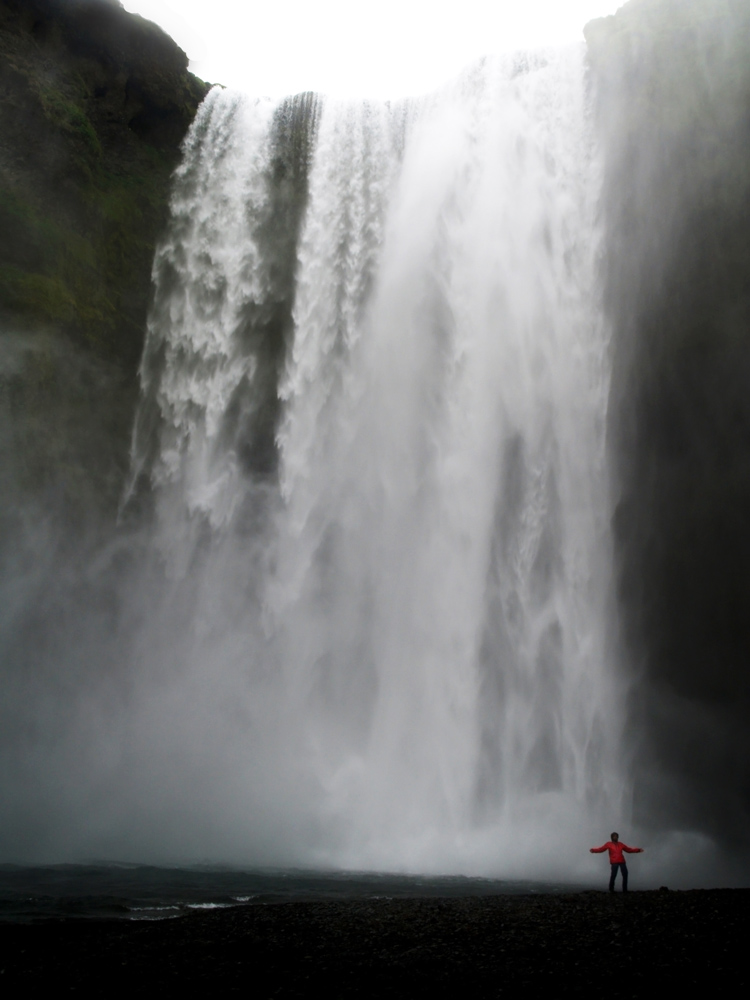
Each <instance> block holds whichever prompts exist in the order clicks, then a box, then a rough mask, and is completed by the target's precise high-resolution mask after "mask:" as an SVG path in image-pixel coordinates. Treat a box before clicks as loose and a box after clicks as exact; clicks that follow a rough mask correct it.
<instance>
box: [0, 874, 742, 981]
mask: <svg viewBox="0 0 750 1000" xmlns="http://www.w3.org/2000/svg"><path fill="white" fill-rule="evenodd" d="M749 906H750V889H711V890H690V891H687V892H669V891H665V890H660V891H653V892H631V893H629V894H628V895H627V896H623V895H621V894H619V893H618V894H616V895H614V896H610V895H609V894H608V893H603V892H581V893H571V894H568V895H554V896H552V895H550V896H497V897H487V898H476V897H475V898H470V899H468V898H465V899H407V900H393V899H375V900H367V901H356V902H355V901H350V902H317V903H310V902H307V903H278V904H270V905H265V906H245V907H237V908H236V909H229V910H220V911H213V912H208V913H195V914H190V915H188V916H184V917H180V918H177V919H174V920H165V921H159V922H148V923H146V922H141V923H135V922H127V921H116V920H112V921H99V920H96V921H94V920H54V921H53V920H50V921H45V922H40V923H36V924H5V925H2V926H0V967H1V968H2V970H3V971H2V973H0V984H1V986H0V988H2V989H3V991H4V993H5V995H6V996H20V995H21V993H22V992H23V993H24V994H26V993H27V992H28V990H29V988H31V987H34V986H37V987H47V988H53V989H54V991H55V992H56V993H58V992H60V991H62V992H70V991H84V992H86V993H87V994H88V995H92V996H104V995H105V994H107V995H109V994H110V993H111V992H112V990H113V987H114V988H115V989H117V987H119V988H121V989H123V988H129V989H134V990H138V993H139V994H140V995H144V993H145V994H146V995H148V994H150V993H157V992H158V993H160V994H162V995H163V994H165V993H166V995H177V993H178V992H180V993H182V992H184V991H185V988H186V987H193V988H195V989H196V990H201V991H206V990H211V991H212V993H218V994H219V995H221V994H223V993H228V992H234V991H237V992H239V991H242V992H245V993H247V992H248V991H250V992H251V993H252V994H253V995H257V996H259V997H307V996H312V995H314V994H316V993H319V992H321V991H325V993H326V994H327V995H328V996H329V997H350V996H351V997H384V998H385V997H388V998H391V997H415V996H418V995H419V994H420V993H422V992H424V991H429V993H430V994H431V996H433V997H434V996H435V995H437V996H446V997H447V996H451V997H452V996H455V995H456V994H457V993H459V992H460V993H461V994H463V995H466V996H469V997H492V996H520V995H521V994H525V993H527V992H529V991H531V992H533V993H534V994H535V995H542V996H550V997H561V996H599V995H603V994H604V993H605V992H606V995H607V996H608V997H609V996H612V997H641V996H646V995H648V994H651V993H653V992H654V990H658V989H668V990H669V991H670V992H673V991H674V990H675V989H679V988H681V987H682V988H690V987H695V986H698V987H704V988H710V989H711V991H712V993H715V994H717V995H728V994H729V993H730V991H731V994H738V993H739V994H740V995H742V993H741V991H742V988H743V986H744V985H745V984H747V983H748V976H747V973H746V968H747V961H746V959H745V960H742V958H741V956H742V954H743V953H744V950H745V948H746V947H747V944H746V940H747V931H748V908H749Z"/></svg>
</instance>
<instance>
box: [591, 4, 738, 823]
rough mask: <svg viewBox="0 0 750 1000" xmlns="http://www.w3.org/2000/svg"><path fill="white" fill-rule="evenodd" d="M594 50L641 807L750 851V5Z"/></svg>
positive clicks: (683, 19) (616, 19)
mask: <svg viewBox="0 0 750 1000" xmlns="http://www.w3.org/2000/svg"><path fill="white" fill-rule="evenodd" d="M586 38H587V42H588V45H589V53H590V58H591V64H592V74H593V79H594V82H595V85H596V92H597V95H598V100H599V128H600V133H601V136H602V140H603V147H604V154H605V163H606V184H605V196H604V204H603V211H604V217H605V222H606V227H607V236H606V244H607V247H608V250H607V258H606V262H605V267H606V288H607V306H608V310H609V314H610V317H611V319H612V322H613V325H614V343H615V354H614V374H613V391H612V399H611V408H610V431H611V438H610V441H611V453H612V456H613V461H614V466H615V470H616V477H617V481H618V489H619V505H618V507H617V511H616V516H615V543H616V551H617V556H618V573H619V579H618V589H619V597H620V603H621V609H622V615H623V624H624V636H623V639H624V643H625V645H626V647H627V654H628V657H629V658H630V662H631V664H632V665H633V670H634V681H635V684H634V688H633V690H634V692H636V693H635V694H634V695H633V696H632V698H631V701H630V705H629V720H630V734H631V737H632V739H633V745H634V747H635V750H636V754H635V774H634V778H635V791H636V795H635V805H636V811H637V815H638V819H639V820H640V821H641V822H642V823H645V824H648V823H653V824H656V825H659V824H662V823H663V824H671V823H673V822H679V823H682V824H685V825H686V826H688V827H693V828H697V829H702V830H704V831H708V832H710V833H715V834H718V835H720V836H722V837H726V838H727V839H728V840H730V841H737V842H745V843H746V842H747V840H748V828H749V825H748V821H749V820H750V5H749V4H747V3H746V0H631V2H630V3H627V4H625V6H624V7H622V8H621V9H620V10H619V11H618V12H617V14H616V15H615V16H613V17H609V18H605V19H601V20H599V21H594V22H592V23H591V24H589V25H588V26H587V28H586Z"/></svg>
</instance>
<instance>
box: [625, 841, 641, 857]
mask: <svg viewBox="0 0 750 1000" xmlns="http://www.w3.org/2000/svg"><path fill="white" fill-rule="evenodd" d="M620 847H621V848H622V849H623V851H627V852H628V854H643V848H642V847H628V846H627V845H626V844H623V843H622V842H620Z"/></svg>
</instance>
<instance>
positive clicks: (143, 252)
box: [0, 0, 208, 511]
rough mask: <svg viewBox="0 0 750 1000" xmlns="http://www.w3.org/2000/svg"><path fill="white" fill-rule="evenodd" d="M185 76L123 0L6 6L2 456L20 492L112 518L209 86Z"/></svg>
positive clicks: (1, 3) (24, 0)
mask: <svg viewBox="0 0 750 1000" xmlns="http://www.w3.org/2000/svg"><path fill="white" fill-rule="evenodd" d="M187 65H188V60H187V56H186V55H185V53H184V52H182V51H181V50H180V49H179V48H178V47H177V45H175V43H174V42H173V41H172V40H171V39H170V38H169V37H168V36H167V35H166V34H165V33H164V32H163V31H162V30H161V29H160V28H158V27H157V26H156V25H154V24H151V23H150V22H148V21H145V20H143V19H142V18H140V17H137V16H135V15H131V14H128V13H126V12H125V11H124V10H123V9H122V8H121V7H120V5H119V3H117V2H113V0H0V330H1V331H2V337H3V340H4V349H3V352H2V354H3V361H2V368H0V390H1V392H0V396H1V402H2V404H3V405H4V407H5V408H6V410H7V416H8V417H9V418H10V421H9V422H10V423H11V424H12V426H13V431H12V434H13V439H12V440H8V434H9V433H11V432H6V435H5V436H4V437H3V438H2V440H0V449H1V450H3V451H5V452H6V454H5V456H4V457H5V458H6V459H7V462H6V466H7V464H8V463H10V465H14V466H15V468H14V471H13V475H12V478H13V481H14V484H15V485H16V487H19V486H20V488H21V490H22V492H23V493H24V494H25V493H27V492H30V494H32V495H35V496H37V495H39V494H40V491H41V492H45V491H50V490H51V491H53V492H54V493H55V494H56V495H57V496H58V497H59V496H60V495H61V494H62V496H63V498H64V499H65V501H66V502H68V503H69V504H72V507H73V508H78V507H81V505H83V507H86V506H87V505H88V504H94V505H100V504H101V502H103V503H104V506H105V507H109V508H110V509H111V506H112V503H113V502H114V501H115V497H116V495H117V493H118V491H119V489H120V488H121V481H122V473H123V469H124V465H125V463H126V461H127V441H128V437H129V433H130V426H131V422H132V413H133V403H134V399H135V394H136V392H137V387H136V373H137V367H138V362H139V358H140V355H141V351H142V346H143V338H144V332H145V321H146V312H147V308H148V302H149V296H150V272H151V263H152V259H153V252H154V242H155V240H156V238H157V236H158V234H159V232H160V231H161V230H162V228H163V226H164V222H165V218H166V214H167V199H168V194H169V180H170V175H171V173H172V170H173V169H174V167H175V165H176V163H177V160H178V156H179V145H180V141H181V139H182V137H183V135H184V134H185V132H186V131H187V128H188V126H189V125H190V122H191V121H192V118H193V116H194V114H195V111H196V109H197V107H198V104H199V103H200V101H201V100H202V98H203V97H204V95H205V93H206V91H207V89H208V87H207V85H206V84H204V83H202V82H201V81H200V80H198V79H196V78H195V77H194V76H192V75H191V74H190V73H189V72H188V69H187ZM82 509H83V508H81V511H82Z"/></svg>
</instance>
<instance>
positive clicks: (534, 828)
mask: <svg viewBox="0 0 750 1000" xmlns="http://www.w3.org/2000/svg"><path fill="white" fill-rule="evenodd" d="M599 189H600V165H599V161H598V158H597V152H596V147H595V144H594V141H593V138H592V133H591V127H590V122H589V115H588V108H587V97H586V79H585V56H584V52H583V49H582V47H577V46H576V47H572V48H570V49H564V50H560V51H550V52H542V53H535V54H519V55H517V56H515V57H512V58H511V57H503V58H500V57H498V58H496V59H487V60H484V61H483V62H482V63H481V64H478V65H477V66H474V67H472V68H471V69H470V70H469V71H468V72H467V73H466V74H464V76H462V77H461V78H460V79H459V80H458V81H456V82H455V83H454V84H452V85H451V86H449V87H447V88H445V89H444V90H443V91H441V92H440V93H438V94H436V95H434V96H432V97H430V98H425V99H421V100H418V101H417V100H413V101H405V102H401V103H394V104H376V103H360V104H352V103H346V102H337V101H334V100H327V99H316V98H312V97H310V96H305V97H301V98H297V99H295V100H294V101H286V102H281V103H280V104H273V103H272V102H261V101H252V100H250V99H249V98H246V97H242V96H240V95H237V94H234V93H231V92H226V91H222V90H219V89H218V88H217V89H215V90H213V91H212V92H211V94H210V95H209V97H208V98H207V99H206V102H205V103H204V105H203V107H202V109H201V111H200V113H199V115H198V118H197V120H196V122H195V124H194V126H193V128H192V131H191V133H190V135H189V137H188V139H187V141H186V144H185V149H184V159H183V163H182V166H181V167H180V169H179V171H178V173H177V175H176V177H175V182H174V192H173V199H172V220H171V223H170V227H169V230H168V233H167V235H166V237H165V239H164V240H163V242H162V244H161V246H160V247H159V249H158V252H157V255H156V261H155V265H154V281H155V300H154V306H153V309H152V313H151V319H150V323H149V331H148V339H147V345H146V350H145V355H144V361H143V365H142V386H143V396H142V402H141V406H140V411H139V414H138V419H137V425H136V430H135V435H134V448H133V484H132V486H131V491H130V493H131V495H133V494H135V493H138V491H139V489H142V484H143V482H144V481H148V482H149V483H150V492H151V496H152V498H153V504H154V527H153V546H152V554H151V557H152V559H153V560H154V561H155V562H156V563H157V564H159V565H161V566H164V567H165V568H166V579H168V580H169V584H168V586H166V585H165V587H164V588H163V593H162V595H161V597H160V600H159V602H158V607H156V608H152V609H150V612H149V615H150V620H151V624H150V625H149V626H147V627H145V628H144V630H143V634H142V637H141V640H140V642H141V646H140V654H139V655H140V658H141V659H143V660H149V658H150V659H151V660H154V659H159V660H161V661H163V660H164V659H165V658H167V659H169V661H170V664H171V666H170V668H169V671H168V672H169V676H170V678H171V681H170V683H173V684H175V685H177V684H178V683H179V684H182V685H184V686H186V689H187V690H188V691H192V692H194V693H195V694H196V698H197V701H196V702H194V703H193V712H194V714H195V715H196V716H201V717H202V719H203V720H204V721H202V722H201V724H200V725H201V727H203V728H204V729H206V730H208V729H209V728H211V726H213V727H214V731H215V733H219V734H220V735H215V736H214V737H211V739H213V741H214V742H215V741H216V740H219V741H220V742H221V744H222V748H223V749H222V751H221V752H220V753H217V755H216V760H215V766H214V767H213V770H211V775H212V777H211V781H212V782H213V785H212V788H213V791H212V793H211V799H210V801H211V802H212V807H211V808H213V809H215V810H216V812H217V813H222V810H223V815H224V819H223V820H222V822H224V824H225V825H227V824H228V825H232V824H236V825H237V827H238V831H239V832H238V833H237V836H236V841H237V842H238V843H239V842H243V843H244V845H245V849H246V850H247V852H248V853H249V854H250V855H252V853H253V850H254V844H253V837H254V836H257V837H261V834H260V833H257V830H256V826H257V824H259V823H261V820H260V819H259V817H260V816H262V817H263V819H262V823H263V824H265V825H264V826H263V829H264V831H265V833H263V835H262V836H263V837H265V840H264V844H266V845H268V844H273V843H276V844H277V846H278V844H279V843H282V842H283V845H284V846H283V847H282V848H280V849H279V850H278V851H277V853H276V854H274V852H273V850H272V849H271V848H268V850H267V851H266V855H268V856H272V857H280V858H281V859H282V860H286V861H287V862H289V861H291V862H294V863H311V862H318V863H326V864H337V865H349V866H360V867H383V868H391V869H395V868H412V869H418V870H426V869H443V870H445V869H449V870H451V869H452V870H458V869H460V870H464V871H469V870H478V871H509V870H519V871H520V870H527V871H528V870H532V869H533V870H542V869H543V868H544V865H545V864H547V866H548V868H549V869H550V870H554V868H555V864H558V867H559V858H560V856H561V855H560V851H561V848H560V846H559V842H558V841H557V838H560V839H562V836H563V834H566V835H567V834H569V835H570V836H571V838H573V840H574V841H575V840H576V838H579V837H581V838H583V842H585V843H588V840H589V839H590V834H589V830H590V824H592V823H599V822H600V821H602V822H604V823H605V824H606V823H607V822H608V819H605V817H610V816H612V815H613V812H614V815H620V816H621V815H622V813H621V812H619V810H620V809H621V808H622V807H623V805H622V804H623V789H622V787H621V777H622V768H621V766H620V763H619V754H620V751H619V740H620V726H621V723H620V712H619V700H620V698H621V692H620V691H619V690H618V685H617V681H616V670H615V669H614V660H613V657H614V654H613V646H614V640H613V634H614V621H613V612H612V601H611V595H610V577H611V566H610V560H611V553H610V536H609V524H610V507H609V504H610V501H609V492H608V483H607V470H606V463H605V417H606V406H607V398H608V378H609V367H608V350H609V347H608V332H607V327H606V324H605V321H604V319H603V313H602V307H601V302H600V297H601V293H600V289H599V275H598V263H599V256H600V239H601V236H600V231H599V225H598V217H597V204H598V197H599ZM139 483H141V487H139V486H138V484H139ZM149 615H146V617H147V618H148V617H149ZM156 620H158V625H156V624H154V621H156ZM157 647H158V650H159V652H158V654H157V653H156V652H155V649H156V648H157ZM175 678H179V679H180V680H175ZM191 685H192V686H191ZM207 691H211V692H212V693H211V695H210V696H206V692H207ZM217 691H218V692H219V693H217ZM198 693H200V696H199V695H198ZM182 697H183V698H185V699H186V700H187V701H189V700H190V699H191V697H192V696H191V695H185V694H183V695H182ZM200 697H204V698H205V701H204V702H201V701H200ZM228 706H229V707H228ZM230 716H231V718H230ZM192 717H193V716H192V715H191V716H190V718H192ZM181 718H183V719H184V718H186V716H185V715H184V713H183V715H182V716H181ZM209 718H210V719H211V720H212V722H211V724H210V725H209V723H208V722H206V721H205V720H206V719H209ZM183 724H184V725H185V726H187V727H188V728H189V726H190V723H183ZM202 731H203V730H202ZM230 732H231V735H230ZM204 738H205V739H208V737H202V738H201V739H204ZM191 739H197V737H195V736H194V735H193V737H191ZM185 741H186V744H187V743H188V742H190V739H189V738H188V737H187V736H186V737H185ZM219 786H220V787H222V788H224V789H225V791H224V792H220V791H217V790H216V789H217V787H219ZM227 789H229V790H227ZM222 795H224V798H223V799H222ZM219 800H221V802H220V801H219ZM230 801H231V803H232V805H231V808H229V807H228V806H227V805H226V803H227V802H230ZM221 803H223V805H222V804H221ZM230 814H231V815H230ZM243 824H244V826H243ZM253 824H256V826H253ZM597 829H598V828H597ZM254 830H256V833H253V831H254ZM552 830H554V831H556V832H555V839H554V840H553V841H551V839H550V832H551V831H552ZM248 831H249V832H248ZM282 831H283V832H282ZM597 836H599V834H597ZM243 838H244V840H243ZM599 839H601V838H600V836H599ZM256 846H257V845H256ZM572 849H573V853H574V854H576V853H579V849H580V842H573V843H572ZM258 850H259V854H262V851H260V849H258ZM563 853H564V852H563ZM264 856H265V855H264ZM555 857H557V858H558V861H557V862H556V861H555V860H554V859H555Z"/></svg>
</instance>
